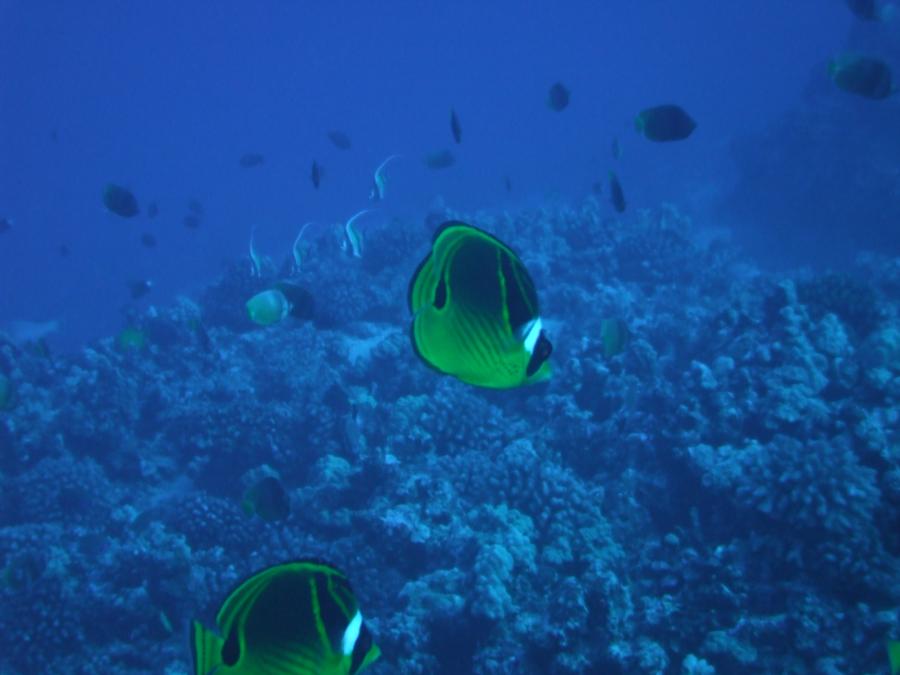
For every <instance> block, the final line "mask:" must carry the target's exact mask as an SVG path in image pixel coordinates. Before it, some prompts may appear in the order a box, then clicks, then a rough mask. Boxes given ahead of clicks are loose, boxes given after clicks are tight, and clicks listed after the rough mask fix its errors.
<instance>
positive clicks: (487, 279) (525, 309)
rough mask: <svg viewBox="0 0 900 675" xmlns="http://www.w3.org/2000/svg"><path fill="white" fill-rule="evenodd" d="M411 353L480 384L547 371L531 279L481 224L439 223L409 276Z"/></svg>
mask: <svg viewBox="0 0 900 675" xmlns="http://www.w3.org/2000/svg"><path fill="white" fill-rule="evenodd" d="M409 307H410V311H411V312H412V314H413V322H412V328H411V337H412V343H413V348H414V349H415V351H416V353H417V354H418V355H419V356H420V357H421V358H422V359H423V360H424V361H425V363H427V364H428V365H430V366H431V367H433V368H434V369H435V370H438V371H439V372H442V373H445V374H447V375H453V376H454V377H457V378H459V379H460V380H462V381H463V382H466V383H468V384H474V385H477V386H480V387H490V388H494V389H508V388H511V387H517V386H519V385H523V384H529V383H533V382H539V381H541V380H546V379H547V378H549V377H550V364H549V362H548V361H547V359H548V357H549V356H550V352H551V351H552V350H553V346H552V345H551V344H550V341H549V340H548V339H547V336H546V334H545V332H544V330H543V326H542V323H541V317H540V312H539V307H538V298H537V292H536V291H535V288H534V282H533V281H532V280H531V277H530V276H529V274H528V270H527V269H525V265H524V264H523V263H522V261H521V260H520V259H519V257H518V256H517V255H516V254H515V253H514V252H513V251H512V250H511V249H510V248H509V247H508V246H507V245H506V244H504V243H503V242H501V241H499V240H498V239H496V238H495V237H493V236H491V235H490V234H488V233H487V232H484V231H482V230H479V229H478V228H475V227H472V226H471V225H467V224H465V223H461V222H454V221H450V222H447V223H444V224H443V225H441V227H440V228H439V229H438V231H437V233H436V234H435V238H434V242H433V244H432V247H431V252H430V253H429V254H428V255H427V256H426V257H425V259H424V260H423V261H422V262H421V263H420V264H419V267H418V269H417V270H416V273H415V274H414V275H413V278H412V281H411V282H410V284H409Z"/></svg>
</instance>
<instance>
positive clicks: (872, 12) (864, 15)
mask: <svg viewBox="0 0 900 675" xmlns="http://www.w3.org/2000/svg"><path fill="white" fill-rule="evenodd" d="M847 7H849V8H850V11H851V12H853V13H854V14H855V15H856V16H857V17H858V18H860V19H862V20H863V21H884V20H886V19H887V18H888V17H890V15H891V11H892V7H891V6H890V5H882V4H881V3H879V2H877V0H847Z"/></svg>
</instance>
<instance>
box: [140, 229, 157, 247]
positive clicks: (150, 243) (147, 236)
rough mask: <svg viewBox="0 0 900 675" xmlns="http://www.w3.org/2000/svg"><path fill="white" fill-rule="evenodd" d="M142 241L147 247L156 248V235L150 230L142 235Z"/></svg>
mask: <svg viewBox="0 0 900 675" xmlns="http://www.w3.org/2000/svg"><path fill="white" fill-rule="evenodd" d="M141 243H142V244H143V245H144V246H146V247H147V248H156V236H155V235H153V234H151V233H150V232H144V234H142V235H141Z"/></svg>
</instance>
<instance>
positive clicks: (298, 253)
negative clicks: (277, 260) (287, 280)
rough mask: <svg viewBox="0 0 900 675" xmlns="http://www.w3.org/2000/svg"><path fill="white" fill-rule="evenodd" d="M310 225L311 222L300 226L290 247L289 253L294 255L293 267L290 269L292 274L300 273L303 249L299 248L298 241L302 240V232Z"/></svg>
mask: <svg viewBox="0 0 900 675" xmlns="http://www.w3.org/2000/svg"><path fill="white" fill-rule="evenodd" d="M310 225H312V222H309V223H304V224H303V227H301V228H300V232H298V233H297V238H296V239H294V245H293V246H292V247H291V253H293V255H294V269H293V270H292V272H293V273H294V274H299V273H300V268H301V266H302V263H303V249H302V248H301V246H300V243H301V241H302V240H303V233H304V232H306V230H307V228H308V227H309V226H310Z"/></svg>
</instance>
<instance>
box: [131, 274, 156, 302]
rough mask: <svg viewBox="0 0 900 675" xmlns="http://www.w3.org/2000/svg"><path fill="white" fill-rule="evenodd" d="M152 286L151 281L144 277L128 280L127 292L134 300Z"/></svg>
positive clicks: (143, 294) (145, 293) (147, 291)
mask: <svg viewBox="0 0 900 675" xmlns="http://www.w3.org/2000/svg"><path fill="white" fill-rule="evenodd" d="M151 288H153V282H152V281H148V280H146V279H139V280H137V281H129V282H128V292H129V293H131V297H132V298H133V299H134V300H140V299H141V298H143V297H144V296H145V295H147V293H149V292H150V289H151Z"/></svg>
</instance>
